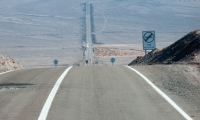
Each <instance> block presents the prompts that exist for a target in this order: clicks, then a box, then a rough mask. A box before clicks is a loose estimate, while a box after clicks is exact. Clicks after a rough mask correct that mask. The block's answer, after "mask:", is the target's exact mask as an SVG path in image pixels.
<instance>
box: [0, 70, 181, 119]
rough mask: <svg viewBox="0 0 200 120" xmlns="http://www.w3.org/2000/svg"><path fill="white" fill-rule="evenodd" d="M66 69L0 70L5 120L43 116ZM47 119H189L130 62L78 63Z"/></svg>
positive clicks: (1, 111) (1, 113)
mask: <svg viewBox="0 0 200 120" xmlns="http://www.w3.org/2000/svg"><path fill="white" fill-rule="evenodd" d="M65 69H66V68H43V69H28V70H19V71H14V72H10V73H6V74H3V75H0V88H1V87H8V86H10V87H11V86H14V87H16V86H24V87H23V88H18V89H13V88H12V89H0V120H37V119H38V117H39V115H40V112H41V110H42V108H43V105H44V104H45V102H46V100H47V97H48V95H49V93H50V91H51V90H52V88H53V86H54V84H55V83H56V80H57V79H58V78H59V77H60V75H61V74H62V73H63V72H64V71H65ZM47 120H184V118H183V117H182V116H181V115H180V114H179V113H178V112H177V111H176V110H175V109H174V108H173V107H172V106H171V105H169V103H168V102H167V101H166V100H164V99H163V98H162V97H161V96H160V95H159V94H158V93H156V92H155V90H154V89H153V88H151V87H150V86H149V84H148V83H146V82H145V81H144V80H143V79H142V78H141V77H140V76H139V75H138V74H136V73H135V72H134V71H132V70H130V69H128V68H126V67H124V66H114V67H112V66H110V67H108V66H107V67H105V66H102V67H100V66H99V67H98V66H95V67H94V66H92V67H73V68H72V69H71V70H70V71H69V73H68V74H67V75H66V77H65V78H64V80H63V81H62V83H61V85H60V88H59V89H58V91H57V93H56V96H55V98H54V100H53V103H52V105H51V108H50V110H49V113H48V116H47Z"/></svg>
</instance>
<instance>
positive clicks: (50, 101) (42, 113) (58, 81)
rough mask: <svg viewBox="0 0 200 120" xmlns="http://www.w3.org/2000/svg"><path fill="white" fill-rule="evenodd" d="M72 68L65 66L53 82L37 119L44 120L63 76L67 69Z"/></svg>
mask: <svg viewBox="0 0 200 120" xmlns="http://www.w3.org/2000/svg"><path fill="white" fill-rule="evenodd" d="M71 68H72V66H71V67H69V68H67V69H66V70H65V71H64V72H63V74H62V75H61V76H60V77H59V78H58V80H57V82H56V83H55V85H54V87H53V89H52V90H51V92H50V94H49V96H48V98H47V100H46V102H45V104H44V106H43V108H42V111H41V113H40V116H39V117H38V120H46V118H47V115H48V112H49V109H50V107H51V104H52V102H53V99H54V97H55V95H56V93H57V91H58V88H59V87H60V84H61V83H62V81H63V79H64V78H65V76H66V75H67V73H68V72H69V70H70V69H71Z"/></svg>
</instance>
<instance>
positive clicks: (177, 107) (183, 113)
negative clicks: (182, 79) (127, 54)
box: [126, 66, 193, 120]
mask: <svg viewBox="0 0 200 120" xmlns="http://www.w3.org/2000/svg"><path fill="white" fill-rule="evenodd" d="M126 67H128V68H129V69H131V70H133V71H135V72H136V73H137V74H138V75H140V76H141V77H142V78H143V79H144V80H145V81H146V82H147V83H149V84H150V85H151V87H153V88H154V89H155V90H156V91H157V92H158V93H159V94H160V95H161V96H162V97H163V98H164V99H165V100H167V101H168V102H169V103H170V104H171V105H172V106H173V107H174V108H175V109H176V110H177V111H178V112H179V113H180V114H181V115H182V116H183V117H184V118H185V119H186V120H193V119H192V118H191V117H190V116H189V115H187V113H185V112H184V111H183V110H182V109H181V108H180V107H179V106H178V105H177V104H176V103H175V102H174V101H173V100H172V99H171V98H169V97H168V96H167V95H166V94H165V93H164V92H162V91H161V90H160V89H159V88H158V87H156V86H155V85H154V84H153V83H152V82H151V81H150V80H149V79H148V78H147V77H145V76H144V75H142V74H141V73H140V72H138V71H137V70H135V69H133V68H132V67H129V66H126Z"/></svg>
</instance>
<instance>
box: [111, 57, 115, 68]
mask: <svg viewBox="0 0 200 120" xmlns="http://www.w3.org/2000/svg"><path fill="white" fill-rule="evenodd" d="M110 62H111V63H112V66H113V63H114V62H115V58H111V59H110Z"/></svg>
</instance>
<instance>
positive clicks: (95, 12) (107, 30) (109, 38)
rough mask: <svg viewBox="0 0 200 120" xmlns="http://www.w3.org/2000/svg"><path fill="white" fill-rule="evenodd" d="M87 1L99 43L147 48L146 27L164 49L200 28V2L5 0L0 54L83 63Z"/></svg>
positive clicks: (28, 63) (28, 60) (0, 11)
mask: <svg viewBox="0 0 200 120" xmlns="http://www.w3.org/2000/svg"><path fill="white" fill-rule="evenodd" d="M87 2H90V3H91V5H92V10H91V13H92V19H91V20H92V38H93V42H94V43H95V44H134V45H138V46H137V48H138V49H139V50H142V44H141V43H142V31H146V30H153V31H156V42H157V48H163V47H166V46H168V45H169V44H171V43H173V42H174V41H176V40H178V39H179V38H181V37H182V36H183V35H185V34H187V33H188V32H190V31H192V30H195V29H197V28H200V24H199V21H200V16H199V11H200V1H199V0H162V1H160V0H151V1H146V0H20V1H16V0H1V1H0V41H1V44H0V53H1V54H5V55H8V56H10V57H12V58H14V59H16V60H17V61H19V62H20V63H21V64H23V65H24V66H25V67H26V68H30V67H48V66H52V65H53V60H54V59H58V60H59V65H67V64H74V65H78V64H79V65H84V59H83V57H82V56H83V49H82V47H81V46H82V43H83V42H84V41H85V3H87ZM131 49H136V48H135V46H133V48H131ZM126 58H127V59H126ZM102 59H104V60H102V61H103V62H104V61H109V57H108V58H105V57H104V58H102ZM131 59H132V58H128V57H123V58H121V62H119V63H117V62H116V64H127V63H129V62H130V61H132V60H131ZM119 61H120V60H119ZM123 61H124V62H123ZM128 61H129V62H128Z"/></svg>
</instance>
